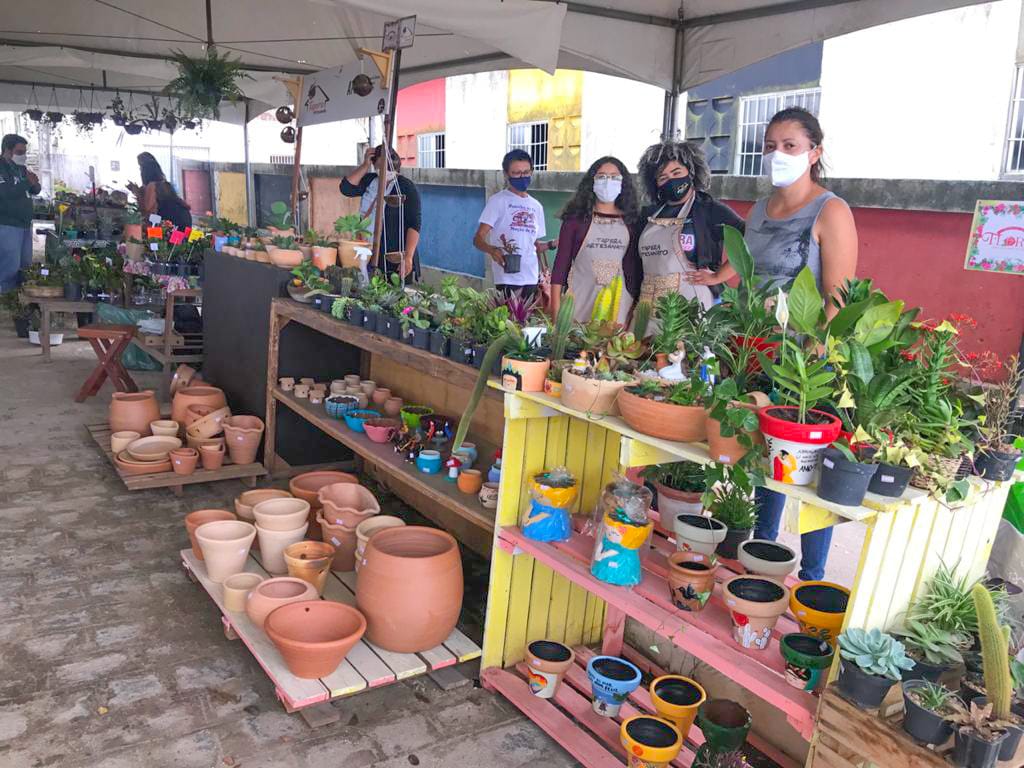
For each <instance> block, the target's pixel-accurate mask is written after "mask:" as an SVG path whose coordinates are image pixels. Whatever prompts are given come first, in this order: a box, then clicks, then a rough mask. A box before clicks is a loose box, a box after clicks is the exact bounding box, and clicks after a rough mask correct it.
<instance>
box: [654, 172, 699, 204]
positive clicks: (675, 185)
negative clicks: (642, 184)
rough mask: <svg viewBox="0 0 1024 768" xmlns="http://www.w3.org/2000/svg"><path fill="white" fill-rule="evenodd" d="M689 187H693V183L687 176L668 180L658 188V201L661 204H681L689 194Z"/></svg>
mask: <svg viewBox="0 0 1024 768" xmlns="http://www.w3.org/2000/svg"><path fill="white" fill-rule="evenodd" d="M691 186H693V182H692V181H691V180H690V177H689V176H683V177H682V178H678V179H669V180H668V181H666V182H665V183H664V184H661V185H660V186H659V187H658V199H659V200H661V202H663V203H678V202H682V200H683V198H685V197H686V196H687V195H688V194H689V193H690V187H691Z"/></svg>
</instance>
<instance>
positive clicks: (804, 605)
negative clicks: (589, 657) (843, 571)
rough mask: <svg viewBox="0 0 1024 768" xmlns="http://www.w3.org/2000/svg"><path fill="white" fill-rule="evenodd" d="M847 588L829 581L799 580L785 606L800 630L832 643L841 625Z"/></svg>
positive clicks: (846, 598) (844, 612) (846, 600)
mask: <svg viewBox="0 0 1024 768" xmlns="http://www.w3.org/2000/svg"><path fill="white" fill-rule="evenodd" d="M849 600H850V590H848V589H847V588H846V587H844V586H842V585H841V584H833V583H832V582H830V581H802V582H800V583H799V584H797V585H796V586H795V587H793V589H792V591H791V592H790V597H789V609H790V611H792V612H793V616H794V617H795V618H796V620H797V623H798V624H799V625H800V631H801V632H803V633H804V634H805V635H813V636H814V637H820V638H821V639H822V640H825V641H827V642H829V643H830V644H831V645H832V646H833V647H835V644H836V638H838V637H839V633H840V632H841V631H842V628H843V619H844V618H845V617H846V606H847V603H848V602H849Z"/></svg>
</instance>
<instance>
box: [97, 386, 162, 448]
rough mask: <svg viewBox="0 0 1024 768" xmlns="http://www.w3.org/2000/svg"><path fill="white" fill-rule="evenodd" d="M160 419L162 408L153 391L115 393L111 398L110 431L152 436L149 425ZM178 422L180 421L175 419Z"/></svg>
mask: <svg viewBox="0 0 1024 768" xmlns="http://www.w3.org/2000/svg"><path fill="white" fill-rule="evenodd" d="M159 418H160V406H159V405H158V404H157V402H156V395H154V394H153V391H152V390H149V389H147V390H146V391H145V392H115V393H114V394H113V395H111V397H110V415H109V422H110V431H111V432H138V433H139V435H141V436H142V437H145V436H146V435H149V434H152V432H150V429H149V425H150V424H152V423H153V422H154V421H157V420H158V419H159ZM175 421H178V419H175Z"/></svg>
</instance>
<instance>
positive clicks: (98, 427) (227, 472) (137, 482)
mask: <svg viewBox="0 0 1024 768" xmlns="http://www.w3.org/2000/svg"><path fill="white" fill-rule="evenodd" d="M161 418H169V417H167V416H163V417H161ZM85 428H86V430H88V432H89V436H90V437H92V439H93V440H94V441H95V443H96V445H97V446H98V447H99V449H100V451H101V452H102V453H103V455H104V456H106V457H107V461H109V462H110V466H112V467H113V468H114V471H115V472H116V473H117V476H118V477H120V478H121V482H123V483H124V486H125V488H127V489H128V490H129V491H144V490H148V489H150V488H170V489H171V490H172V491H174V494H175V495H176V496H180V495H181V492H182V488H183V487H184V486H186V485H194V484H196V483H212V482H215V481H217V480H242V481H243V482H244V483H245V484H246V485H248V486H249V487H250V488H251V487H253V486H255V485H256V478H257V477H262V476H263V475H265V474H267V470H266V467H264V466H263V465H262V464H258V463H256V462H253V463H252V464H232V463H231V458H230V457H229V456H227V455H226V454H225V456H224V466H222V467H221V468H220V469H203V468H202V467H198V468H197V469H196V471H195V472H193V473H192V474H191V475H178V474H175V473H174V472H157V473H155V474H152V475H126V474H124V473H123V472H122V471H121V470H120V468H119V467H118V466H117V464H116V463H115V462H114V453H113V451H111V450H110V426H109V425H108V424H107V423H106V422H104V423H102V424H87V425H86V426H85Z"/></svg>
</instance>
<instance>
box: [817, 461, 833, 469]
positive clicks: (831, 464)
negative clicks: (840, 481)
mask: <svg viewBox="0 0 1024 768" xmlns="http://www.w3.org/2000/svg"><path fill="white" fill-rule="evenodd" d="M821 463H822V464H824V465H825V467H826V468H827V469H835V466H836V465H835V463H834V462H833V461H832V459H822V460H821Z"/></svg>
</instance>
